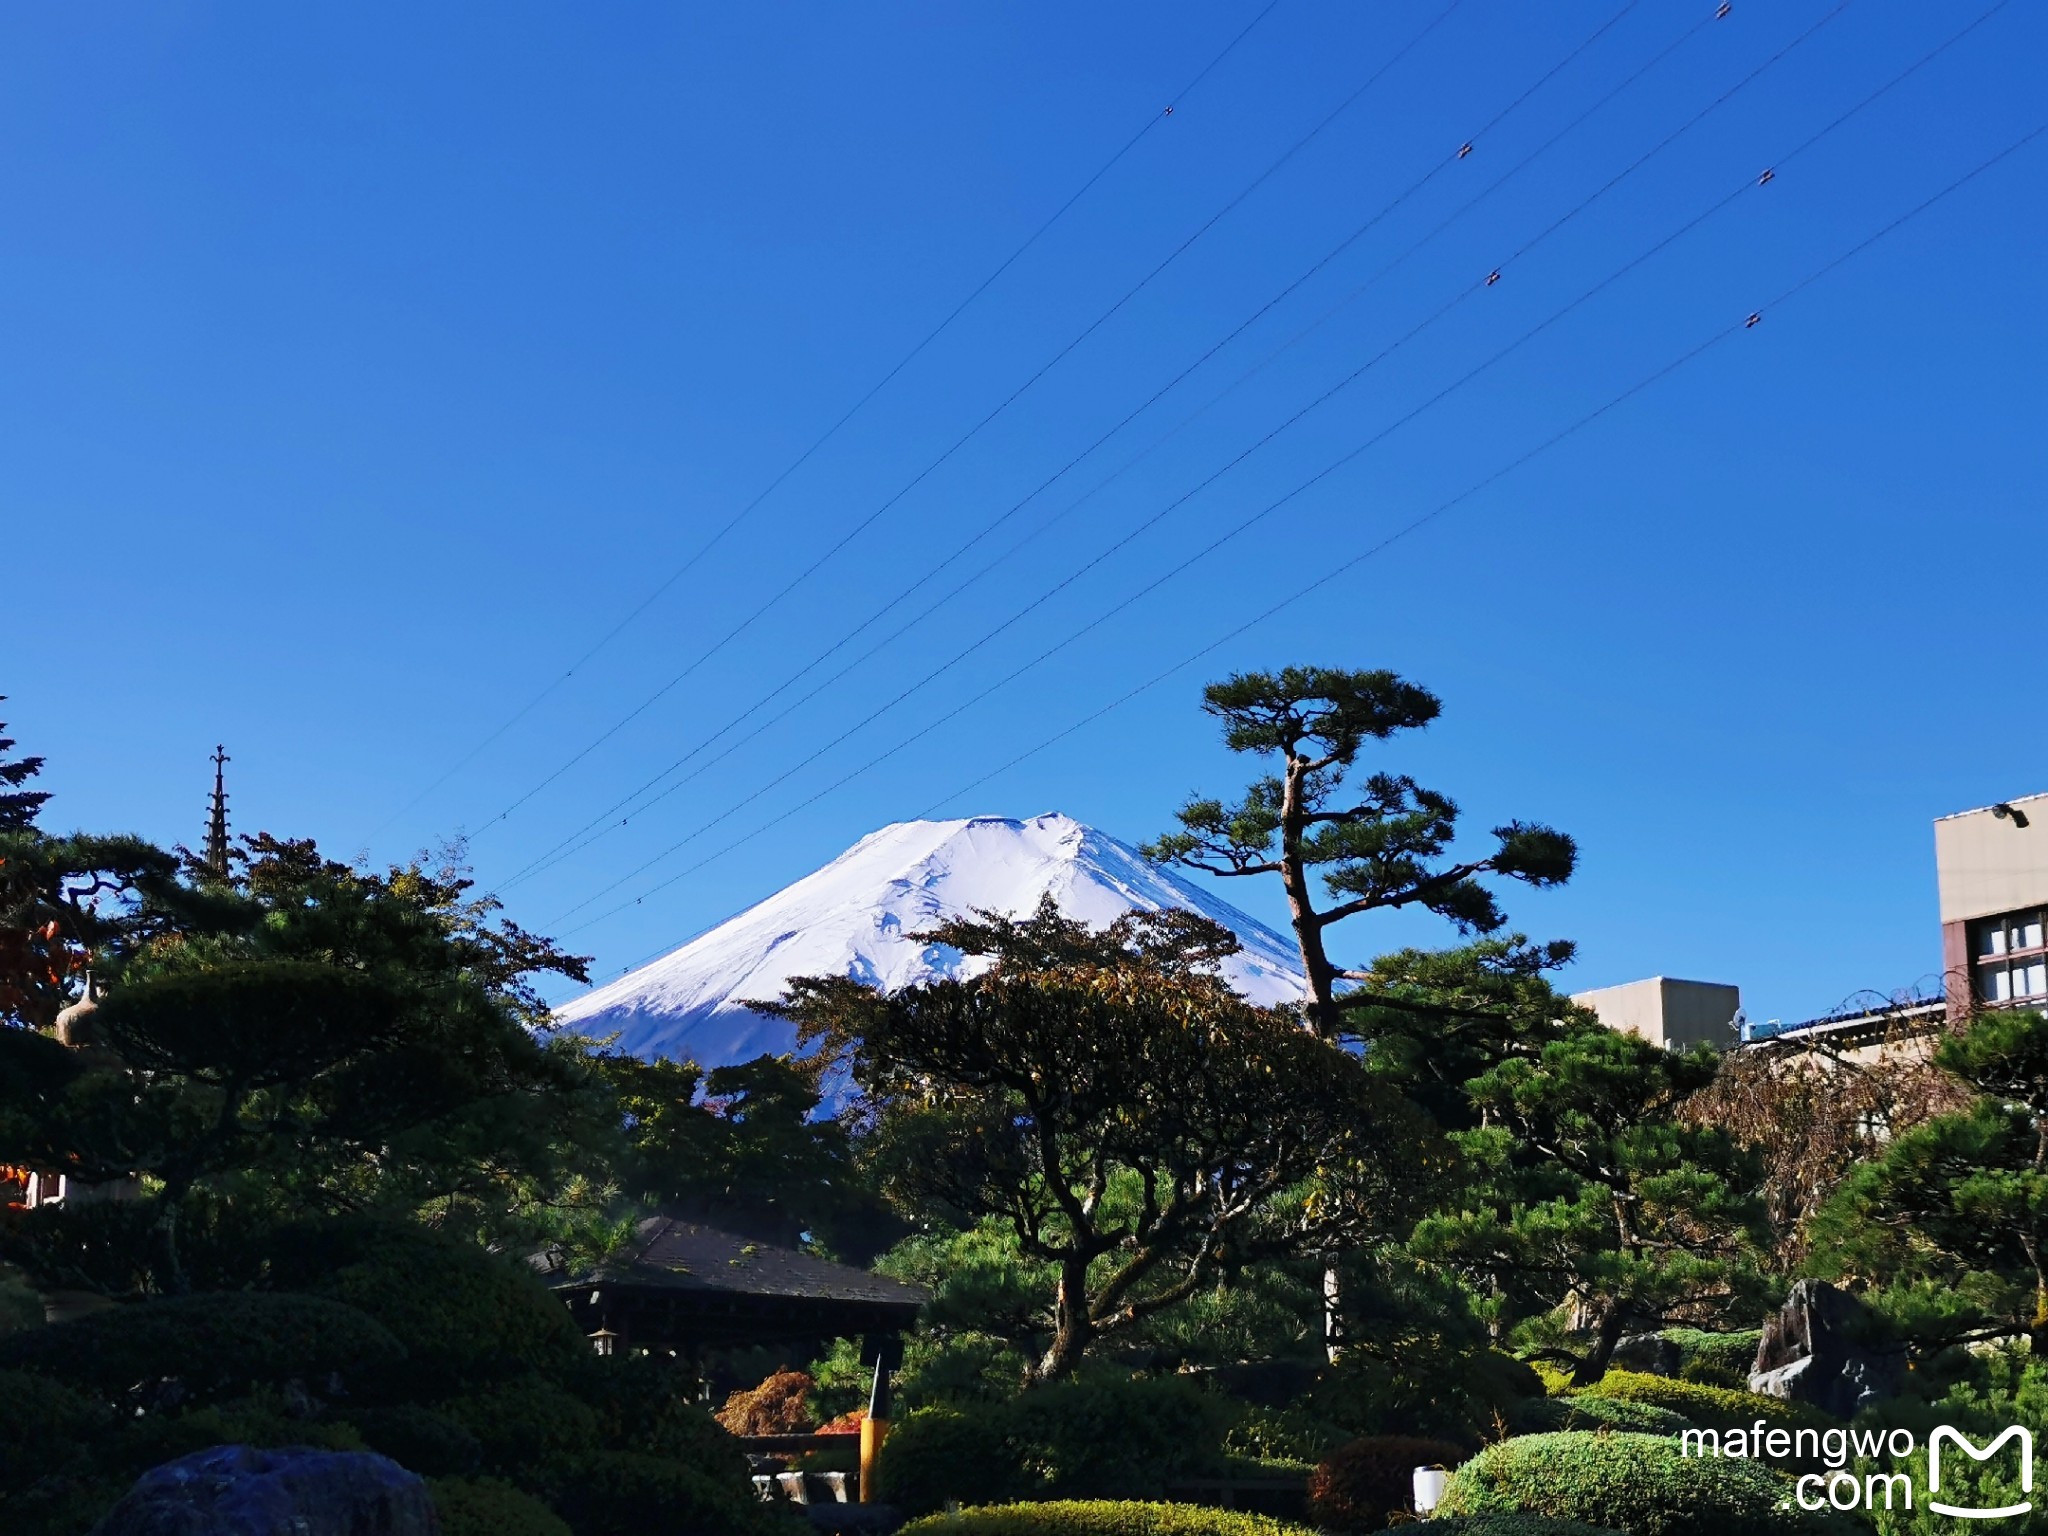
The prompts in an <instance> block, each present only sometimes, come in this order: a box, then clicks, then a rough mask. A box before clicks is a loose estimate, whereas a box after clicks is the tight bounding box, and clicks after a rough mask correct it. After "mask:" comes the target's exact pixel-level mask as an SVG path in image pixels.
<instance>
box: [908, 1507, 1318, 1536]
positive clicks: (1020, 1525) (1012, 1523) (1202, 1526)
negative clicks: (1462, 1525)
mask: <svg viewBox="0 0 2048 1536" xmlns="http://www.w3.org/2000/svg"><path fill="white" fill-rule="evenodd" d="M899 1536H1311V1533H1310V1532H1309V1530H1308V1528H1307V1527H1306V1526H1299V1525H1290V1524H1289V1523H1287V1522H1286V1521H1284V1520H1274V1519H1270V1518H1268V1517H1267V1516H1265V1515H1249V1514H1244V1513H1242V1512H1240V1511H1238V1510H1234V1509H1206V1508H1204V1507H1202V1506H1201V1505H1198V1504H1140V1503H1127V1502H1124V1501H1122V1500H1115V1501H1112V1500H1108V1499H1093V1500H1081V1499H1062V1500H1056V1501H1053V1502H1050V1503H1043V1504H1007V1505H1002V1506H998V1507H996V1508H992V1509H991V1508H982V1509H961V1510H955V1511H952V1512H951V1513H948V1514H942V1515H928V1516H926V1517H925V1518H924V1519H922V1520H913V1521H911V1522H910V1524H908V1525H906V1526H904V1527H903V1529H902V1531H901V1532H900V1533H899Z"/></svg>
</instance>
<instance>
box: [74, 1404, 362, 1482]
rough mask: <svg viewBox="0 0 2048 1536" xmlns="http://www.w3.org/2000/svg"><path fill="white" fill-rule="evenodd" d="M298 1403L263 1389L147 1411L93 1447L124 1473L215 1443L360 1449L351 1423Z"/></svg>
mask: <svg viewBox="0 0 2048 1536" xmlns="http://www.w3.org/2000/svg"><path fill="white" fill-rule="evenodd" d="M301 1406H302V1405H301V1404H300V1403H298V1402H295V1401H287V1400H286V1399H284V1398H282V1397H280V1396H279V1395H278V1394H277V1393H275V1392H270V1391H265V1392H260V1393H256V1394H253V1395H251V1396H249V1397H245V1398H239V1399H236V1400H234V1401H232V1402H224V1403H208V1404H205V1405H204V1406H202V1407H198V1408H193V1409H190V1410H188V1411H186V1412H183V1413H166V1412H157V1413H145V1414H142V1415H140V1416H138V1417H137V1418H135V1419H133V1420H131V1421H130V1422H129V1423H127V1424H126V1425H124V1426H122V1427H121V1429H120V1430H119V1431H118V1432H117V1433H116V1434H115V1436H114V1437H113V1438H112V1439H110V1440H106V1441H102V1442H101V1443H100V1444H99V1445H97V1446H96V1447H95V1453H96V1454H95V1460H96V1462H97V1463H98V1465H99V1467H100V1469H101V1470H103V1471H117V1472H119V1473H121V1474H122V1475H124V1476H127V1477H131V1478H132V1477H135V1476H136V1475H138V1474H140V1473H142V1472H145V1471H147V1470H148V1469H149V1468H151V1467H155V1466H161V1465H162V1464H163V1463H165V1462H167V1461H176V1460H177V1459H178V1458H179V1457H181V1456H190V1455H192V1454H193V1453H195V1452H197V1451H209V1450H212V1449H213V1448H214V1447H215V1446H217V1445H252V1446H255V1447H257V1448H258V1449H261V1450H280V1449H282V1448H283V1447H285V1446H288V1445H300V1446H312V1447H314V1448H316V1449H318V1450H323V1451H360V1450H362V1449H363V1439H362V1436H361V1435H360V1434H358V1433H357V1432H356V1429H355V1426H354V1425H352V1424H346V1423H341V1422H321V1421H319V1420H315V1419H309V1418H307V1417H306V1416H305V1415H304V1413H303V1412H298V1411H294V1410H295V1409H298V1408H300V1407H301Z"/></svg>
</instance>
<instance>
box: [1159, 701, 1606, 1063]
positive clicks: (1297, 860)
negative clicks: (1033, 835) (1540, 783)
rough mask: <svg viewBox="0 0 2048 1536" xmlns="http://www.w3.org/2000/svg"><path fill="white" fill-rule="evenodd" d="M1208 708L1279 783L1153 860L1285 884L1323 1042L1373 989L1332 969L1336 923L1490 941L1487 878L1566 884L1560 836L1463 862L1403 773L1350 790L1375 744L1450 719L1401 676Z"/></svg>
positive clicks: (1524, 835) (1518, 827)
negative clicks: (1354, 988)
mask: <svg viewBox="0 0 2048 1536" xmlns="http://www.w3.org/2000/svg"><path fill="white" fill-rule="evenodd" d="M1203 708H1204V709H1205V710H1207V711H1208V712H1209V713H1210V714H1211V715H1214V716H1216V717H1217V718H1218V719H1220V720H1221V721H1222V722H1223V727H1224V730H1223V740H1224V743H1225V745H1227V746H1228V747H1229V748H1230V749H1231V750H1232V751H1234V752H1250V753H1255V754H1259V755H1261V756H1265V757H1268V758H1277V759H1278V763H1277V766H1278V769H1279V771H1278V772H1277V773H1271V774H1267V775H1265V776H1262V777H1260V778H1258V779H1255V780H1253V782H1252V783H1251V785H1250V786H1249V787H1248V788H1247V789H1246V791H1245V793H1244V796H1243V798H1242V799H1241V800H1239V801H1238V802H1237V803H1236V804H1234V805H1228V806H1226V805H1225V804H1224V803H1223V802H1222V801H1220V800H1210V799H1196V800H1191V801H1189V802H1188V804H1186V805H1185V806H1183V807H1182V808H1181V810H1180V813H1179V820H1180V824H1181V825H1180V830H1179V831H1177V832H1170V833H1168V834H1167V835H1165V836H1164V837H1161V838H1159V839H1158V840H1157V841H1155V842H1154V843H1152V844H1150V845H1149V846H1148V847H1147V848H1146V849H1145V852H1146V854H1147V856H1149V857H1151V858H1153V859H1157V860H1159V861H1161V862H1169V863H1177V864H1182V865H1185V866H1187V867H1189V868H1191V869H1199V870H1202V871H1205V872H1206V873H1209V874H1212V875H1222V876H1233V877H1234V876H1241V875H1266V874H1273V875H1278V876H1279V877H1280V883H1281V888H1282V889H1283V890H1284V891H1285V893H1286V896H1287V907H1288V914H1289V918H1290V920H1291V922H1292V924H1293V927H1294V933H1295V938H1296V940H1297V942H1298V943H1299V945H1300V948H1301V963H1302V970H1303V972H1304V973H1305V974H1306V976H1307V978H1308V986H1309V998H1308V1003H1307V1014H1308V1019H1309V1022H1310V1023H1311V1024H1312V1025H1313V1026H1314V1027H1315V1029H1316V1030H1317V1032H1318V1033H1320V1034H1322V1035H1323V1036H1324V1037H1326V1038H1335V1037H1336V1036H1337V1035H1338V1034H1339V1033H1340V1032H1341V1031H1342V1029H1343V1013H1344V1009H1345V1006H1346V1003H1345V1001H1344V1000H1343V999H1342V998H1341V997H1340V989H1341V988H1342V986H1343V984H1344V983H1347V982H1349V983H1354V984H1356V983H1362V982H1365V981H1368V980H1369V979H1370V973H1369V972H1366V971H1363V970H1355V969H1347V968H1345V967H1344V966H1341V965H1339V964H1337V963H1336V962H1335V961H1333V960H1332V959H1331V957H1330V952H1329V944H1328V935H1329V930H1330V929H1331V928H1332V927H1334V926H1335V925H1336V924H1338V923H1341V922H1343V921H1344V920H1345V919H1346V918H1351V917H1356V916H1359V915H1360V914H1363V913H1366V912H1373V911H1387V910H1392V909H1395V908H1400V907H1422V908H1425V909H1427V910H1429V911H1432V912H1436V913H1439V914H1441V915H1442V916H1444V917H1446V918H1449V919H1450V920H1451V921H1452V922H1453V923H1454V924H1456V925H1457V926H1458V927H1459V928H1460V929H1461V930H1463V931H1465V932H1468V933H1480V934H1489V933H1494V932H1496V931H1497V930H1499V929H1500V928H1501V926H1502V925H1503V923H1504V922H1505V918H1504V916H1503V914H1502V913H1501V910H1500V906H1499V904H1498V902H1497V901H1496V900H1495V898H1494V896H1493V893H1492V892H1491V891H1490V890H1489V889H1488V888H1487V886H1486V884H1485V883H1484V879H1483V877H1486V876H1496V877H1500V878H1504V879H1511V880H1519V881H1522V882H1524V883H1525V884H1528V885H1532V886H1537V887H1542V886H1551V885H1558V884H1561V883H1562V882H1564V881H1565V880H1567V879H1569V878H1570V876H1571V873H1572V868H1573V865H1574V863H1575V862H1576V858H1577V851H1576V849H1575V847H1574V845H1573V843H1572V840H1571V839H1570V838H1569V837H1567V836H1565V835H1564V834H1563V833H1561V832H1556V831H1553V830H1551V829H1550V828H1548V827H1543V826H1537V825H1534V824H1531V823H1525V822H1508V823H1505V824H1504V825H1501V826H1498V827H1495V828H1494V829H1493V837H1494V843H1495V846H1494V848H1493V850H1492V851H1491V852H1490V853H1487V854H1485V855H1483V856H1481V857H1477V858H1455V857H1452V856H1450V848H1451V844H1452V841H1453V839H1454V837H1455V835H1456V832H1457V825H1458V807H1457V806H1456V804H1455V803H1453V802H1452V801H1451V799H1450V798H1449V797H1448V796H1446V795H1443V794H1440V793H1438V792H1437V791H1435V790H1431V789H1425V788H1423V787H1422V786H1420V785H1418V784H1417V783H1416V782H1415V781H1414V780H1413V779H1411V778H1409V777H1407V776H1406V775H1401V774H1392V773H1373V774H1370V775H1367V776H1366V777H1365V778H1364V779H1362V780H1359V781H1356V782H1353V781H1352V774H1353V772H1354V770H1355V769H1356V768H1357V767H1358V758H1359V754H1360V753H1361V752H1362V751H1364V749H1365V747H1366V745H1367V743H1369V742H1380V741H1386V740H1387V739H1389V738H1390V737H1392V736H1394V735H1395V734H1396V733H1398V732H1401V731H1409V730H1419V729H1420V728H1422V727H1423V726H1425V725H1427V724H1429V722H1430V721H1432V720H1434V719H1435V718H1436V717H1437V714H1438V712H1439V710H1440V709H1441V705H1440V704H1439V702H1438V700H1437V698H1436V695H1434V694H1432V693H1430V692H1429V691H1428V690H1427V689H1424V688H1420V687H1417V686H1416V685H1415V684H1413V683H1410V682H1406V681H1404V680H1403V679H1401V678H1399V677H1396V676H1395V675H1394V674H1393V673H1392V672H1386V671H1364V672H1347V671H1339V670H1336V669H1332V668H1326V667H1288V668H1286V669H1285V670H1284V671H1281V672H1277V673H1266V672H1250V673H1242V674H1239V675H1237V676H1233V677H1230V678H1227V679H1225V680H1224V681H1223V682H1220V683H1212V684H1211V685H1210V686H1209V687H1208V688H1207V689H1205V690H1204V691H1203ZM1318 877H1320V884H1321V886H1322V890H1321V891H1320V892H1319V891H1318V890H1317V889H1316V885H1317V879H1318ZM1325 897H1327V898H1328V905H1324V904H1323V901H1324V898H1325ZM1361 1001H1363V1000H1362V999H1361Z"/></svg>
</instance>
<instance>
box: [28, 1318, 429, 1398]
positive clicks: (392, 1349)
mask: <svg viewBox="0 0 2048 1536" xmlns="http://www.w3.org/2000/svg"><path fill="white" fill-rule="evenodd" d="M404 1358H405V1350H404V1348H403V1347H402V1346H401V1345H400V1344H399V1342H398V1340H397V1339H395V1338H393V1337H392V1336H391V1334H390V1333H388V1332H387V1331H385V1330H384V1329H383V1328H381V1327H379V1326H378V1325H377V1324H376V1323H375V1322H374V1321H372V1320H371V1319H370V1318H368V1317H366V1316H365V1315H364V1314H363V1313H361V1312H359V1311H357V1310H356V1309H355V1308H354V1307H349V1306H344V1305H342V1304H340V1303H338V1302H334V1301H326V1300H321V1299H319V1298H316V1297H311V1296H265V1295H260V1294H257V1293H253V1292H230V1293H228V1294H225V1295H213V1296H180V1297H176V1298H174V1299H171V1300H168V1301H141V1302H134V1303H131V1304H129V1305H127V1306H121V1307H110V1308H108V1309H107V1310H106V1311H104V1312H95V1313H92V1314H91V1315H90V1316H87V1317H81V1318H77V1319H75V1320H73V1321H71V1322H68V1323H53V1324H51V1325H49V1326H47V1327H43V1328H31V1329H28V1330H26V1331H24V1332H21V1333H16V1334H10V1335H8V1336H7V1337H6V1338H5V1339H0V1370H22V1371H32V1372H34V1373H35V1374H37V1375H40V1376H51V1377H55V1378H56V1379H57V1380H59V1381H63V1382H65V1383H67V1384H69V1385H71V1386H74V1387H77V1388H79V1389H80V1390H84V1391H90V1392H92V1393H93V1394H94V1395H96V1396H98V1397H100V1398H102V1399H103V1400H105V1401H107V1402H120V1403H123V1404H125V1405H129V1406H134V1405H136V1404H138V1403H145V1402H148V1401H151V1400H153V1399H154V1398H156V1397H157V1396H158V1395H159V1388H161V1387H164V1386H166V1385H168V1384H170V1383H173V1382H175V1383H176V1384H177V1387H178V1393H177V1400H178V1401H179V1402H180V1403H181V1404H191V1403H203V1402H210V1401H218V1400H221V1399H224V1398H229V1397H236V1396H241V1395H243V1394H246V1393H247V1392H248V1391H249V1390H250V1389H251V1388H252V1387H259V1386H282V1385H284V1384H285V1383H287V1382H294V1381H296V1382H304V1383H309V1384H310V1383H318V1384H321V1385H324V1384H325V1383H326V1382H327V1381H328V1379H329V1378H330V1377H334V1376H339V1377H340V1378H341V1379H342V1380H343V1382H344V1383H349V1382H354V1381H358V1380H361V1379H363V1378H365V1377H369V1376H373V1375H376V1374H378V1373H380V1372H383V1371H388V1370H391V1369H392V1368H394V1367H395V1366H396V1365H397V1364H398V1363H399V1362H400V1361H401V1360H403V1359H404Z"/></svg>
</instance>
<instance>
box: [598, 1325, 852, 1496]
mask: <svg viewBox="0 0 2048 1536" xmlns="http://www.w3.org/2000/svg"><path fill="white" fill-rule="evenodd" d="M568 1386H569V1387H570V1389H571V1390H572V1391H574V1392H575V1394H576V1395H577V1397H579V1398H581V1399H582V1400H583V1401H584V1402H585V1403H587V1404H589V1406H590V1408H591V1410H592V1411H593V1412H594V1413H596V1415H597V1432H598V1436H599V1438H600V1440H601V1441H602V1442H603V1443H604V1444H605V1445H607V1446H609V1447H611V1448H613V1449H614V1450H622V1451H641V1452H644V1453H646V1454H647V1455H650V1456H667V1457H670V1458H671V1459H673V1460H676V1461H681V1462H687V1463H688V1464H689V1465H690V1466H693V1467H698V1468H701V1469H702V1470H704V1471H706V1472H708V1473H710V1474H712V1475H713V1476H716V1477H725V1478H730V1479H732V1480H733V1481H735V1482H737V1483H739V1484H741V1485H742V1486H750V1485H748V1483H747V1453H746V1451H745V1450H744V1449H742V1448H741V1446H740V1443H739V1441H738V1440H736V1439H734V1438H733V1436H732V1435H731V1434H730V1433H729V1432H728V1431H727V1430H726V1428H725V1426H724V1425H722V1424H720V1423H719V1422H718V1421H717V1420H716V1419H714V1418H712V1417H711V1414H710V1412H709V1411H708V1410H707V1409H706V1408H705V1407H704V1405H703V1404H702V1403H700V1402H698V1401H697V1400H696V1397H695V1389H696V1379H695V1378H694V1377H693V1376H691V1375H689V1374H687V1373H685V1372H681V1371H678V1370H677V1369H676V1367H675V1366H674V1364H673V1363H672V1362H669V1361H666V1360H661V1359H657V1358H656V1357H655V1356H652V1355H597V1354H591V1353H587V1352H586V1353H585V1354H584V1355H583V1356H582V1357H581V1358H580V1360H579V1362H578V1365H577V1368H576V1370H575V1372H574V1373H573V1374H572V1375H571V1376H570V1377H569V1378H568ZM856 1444H858V1441H856Z"/></svg>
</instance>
